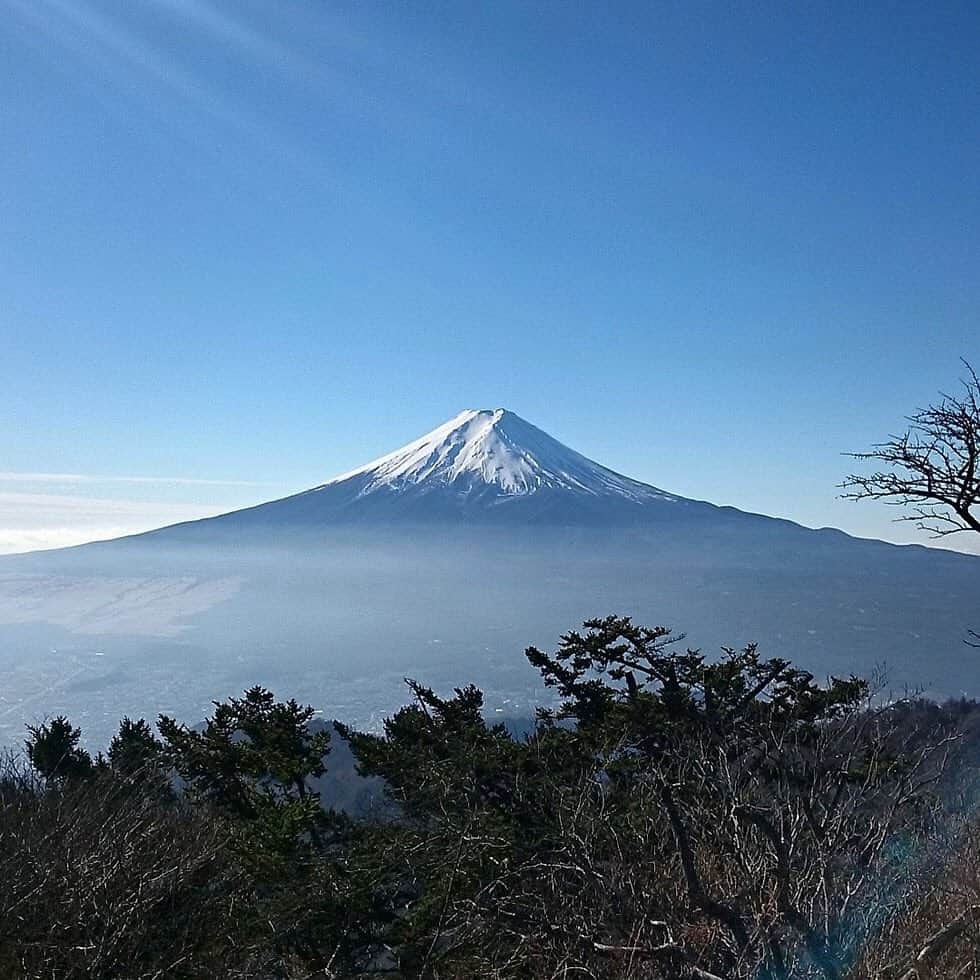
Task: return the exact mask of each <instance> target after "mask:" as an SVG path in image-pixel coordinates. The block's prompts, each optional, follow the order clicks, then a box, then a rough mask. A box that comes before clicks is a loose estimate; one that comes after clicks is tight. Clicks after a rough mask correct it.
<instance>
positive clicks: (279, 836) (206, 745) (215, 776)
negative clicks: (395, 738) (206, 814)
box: [158, 687, 330, 854]
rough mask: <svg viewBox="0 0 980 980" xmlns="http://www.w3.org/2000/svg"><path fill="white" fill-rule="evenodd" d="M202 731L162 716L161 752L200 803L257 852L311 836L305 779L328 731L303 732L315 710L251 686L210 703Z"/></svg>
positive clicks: (313, 804) (315, 771) (314, 810)
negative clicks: (238, 829)
mask: <svg viewBox="0 0 980 980" xmlns="http://www.w3.org/2000/svg"><path fill="white" fill-rule="evenodd" d="M214 704H215V711H214V715H213V716H212V717H211V718H209V719H208V720H207V722H206V723H205V725H204V730H203V731H194V730H193V729H190V728H188V727H187V726H186V725H181V724H178V723H177V722H176V721H175V720H174V719H172V718H168V717H167V716H166V715H161V717H160V720H159V723H158V725H159V729H160V734H161V735H162V736H163V740H164V742H165V744H166V751H167V756H168V758H169V760H170V762H171V763H172V765H173V767H174V769H175V770H176V771H177V773H179V775H180V776H181V777H182V779H184V780H185V781H186V783H187V786H188V792H190V793H191V794H192V795H193V796H194V797H195V798H196V799H199V800H202V801H206V802H208V803H209V804H211V805H212V806H214V807H216V808H217V809H218V810H220V811H222V812H224V813H226V814H227V815H229V816H230V817H233V818H235V819H237V820H240V821H247V822H249V823H251V824H252V826H251V827H250V828H249V835H250V840H251V843H250V845H249V846H250V847H252V849H253V850H254V851H255V852H256V853H257V854H259V853H270V852H271V851H273V850H289V849H290V848H291V847H293V845H294V844H295V843H296V842H297V841H299V840H300V839H301V838H302V837H303V836H304V835H307V834H315V833H316V824H317V822H318V821H319V819H320V814H321V811H320V806H319V799H318V797H317V795H316V794H315V793H311V792H310V790H309V788H308V786H307V780H308V779H310V778H311V777H316V776H320V775H322V774H323V772H324V765H323V757H324V756H325V755H326V753H327V752H329V750H330V734H329V732H327V731H325V730H321V731H318V732H310V731H309V729H308V727H307V726H308V724H309V722H310V719H311V718H312V717H313V714H314V709H313V708H311V707H309V706H305V707H302V706H300V705H299V704H298V703H297V702H296V701H293V700H290V701H285V702H281V701H276V699H275V696H274V695H273V694H272V692H271V691H267V690H265V689H264V688H261V687H253V688H251V689H250V690H248V691H246V692H245V695H244V697H242V698H230V699H229V700H228V701H224V702H218V701H216V702H215V703H214Z"/></svg>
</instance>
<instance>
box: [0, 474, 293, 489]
mask: <svg viewBox="0 0 980 980" xmlns="http://www.w3.org/2000/svg"><path fill="white" fill-rule="evenodd" d="M0 483H60V484H69V483H70V484H79V483H82V484H101V483H141V484H152V483H156V484H161V485H168V486H195V487H276V486H281V484H278V483H264V482H257V481H255V480H202V479H197V478H195V477H186V476H100V475H97V474H94V473H20V472H18V473H9V472H0Z"/></svg>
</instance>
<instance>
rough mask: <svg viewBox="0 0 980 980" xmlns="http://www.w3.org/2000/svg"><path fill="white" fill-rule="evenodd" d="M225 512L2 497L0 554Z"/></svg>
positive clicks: (42, 496) (195, 506) (43, 496)
mask: <svg viewBox="0 0 980 980" xmlns="http://www.w3.org/2000/svg"><path fill="white" fill-rule="evenodd" d="M51 475H54V476H57V475H59V474H51ZM224 510H228V508H227V507H220V506H214V505H208V504H200V503H161V502H159V501H142V500H107V499H102V498H99V497H87V496H80V495H75V496H72V495H69V494H56V493H9V492H3V491H0V554H11V553H14V552H20V551H33V550H34V549H36V548H64V547H68V546H69V545H75V544H82V543H84V542H86V541H100V540H103V539H105V538H117V537H120V536H121V535H124V534H137V533H139V532H140V531H150V530H152V529H153V528H156V527H162V526H164V525H167V524H177V523H179V522H181V521H193V520H197V519H199V518H201V517H213V516H214V515H215V514H219V513H221V512H222V511H224Z"/></svg>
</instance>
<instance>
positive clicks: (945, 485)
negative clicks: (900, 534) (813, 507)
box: [841, 360, 980, 537]
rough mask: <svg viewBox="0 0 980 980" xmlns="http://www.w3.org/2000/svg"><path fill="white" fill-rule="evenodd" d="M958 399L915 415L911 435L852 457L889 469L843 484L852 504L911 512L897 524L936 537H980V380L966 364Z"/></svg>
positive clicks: (856, 476)
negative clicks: (965, 533) (963, 534)
mask: <svg viewBox="0 0 980 980" xmlns="http://www.w3.org/2000/svg"><path fill="white" fill-rule="evenodd" d="M963 365H964V367H965V368H966V372H967V377H966V378H963V379H961V383H962V386H963V392H962V394H960V395H959V396H953V395H947V394H941V400H940V402H939V403H938V404H937V405H929V406H927V407H926V408H921V409H919V410H918V411H916V412H914V413H913V414H912V415H910V416H909V417H908V418H907V419H906V421H907V422H908V423H909V427H908V430H907V431H906V432H905V434H904V435H902V436H891V437H889V440H888V441H887V442H884V443H880V444H878V445H875V446H874V447H873V448H872V449H871V451H870V452H864V453H848V454H847V455H849V456H851V457H853V458H854V459H859V460H871V461H874V462H875V463H879V464H883V466H884V468H883V469H880V470H877V471H876V472H874V473H870V474H867V475H860V474H852V475H850V476H849V477H848V478H847V479H846V480H845V481H844V483H843V484H841V487H842V489H844V490H845V491H847V492H846V493H844V494H843V496H844V498H845V499H849V500H883V501H885V502H886V503H889V504H895V505H897V506H900V507H907V508H909V513H908V514H906V515H904V516H902V517H900V518H898V519H899V520H902V521H913V522H915V524H916V526H917V527H919V528H921V529H922V530H924V531H929V532H930V533H931V534H932V535H933V536H934V537H945V536H946V535H948V534H956V533H958V532H960V531H975V532H977V533H980V380H978V378H977V375H976V372H975V371H974V370H973V368H972V367H971V366H970V364H969V363H968V362H967V361H965V360H964V361H963Z"/></svg>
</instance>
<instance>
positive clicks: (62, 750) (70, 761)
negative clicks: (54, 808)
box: [25, 715, 93, 783]
mask: <svg viewBox="0 0 980 980" xmlns="http://www.w3.org/2000/svg"><path fill="white" fill-rule="evenodd" d="M27 732H28V738H27V741H26V742H25V745H26V747H27V758H28V759H29V760H30V763H31V765H32V766H33V767H34V769H35V770H36V771H37V773H38V774H39V775H40V776H42V777H43V778H44V779H47V780H49V781H51V782H54V783H63V782H65V781H67V780H70V779H81V778H84V777H85V776H89V775H91V773H92V768H93V765H92V757H91V756H90V755H89V754H88V752H86V751H85V749H83V748H81V747H79V744H78V742H79V739H80V738H81V734H82V733H81V729H78V728H74V727H73V726H72V724H71V722H70V721H69V720H68V719H67V718H65V717H64V715H59V716H58V717H57V718H55V719H53V720H52V721H50V722H45V723H44V724H42V725H28V726H27Z"/></svg>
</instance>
